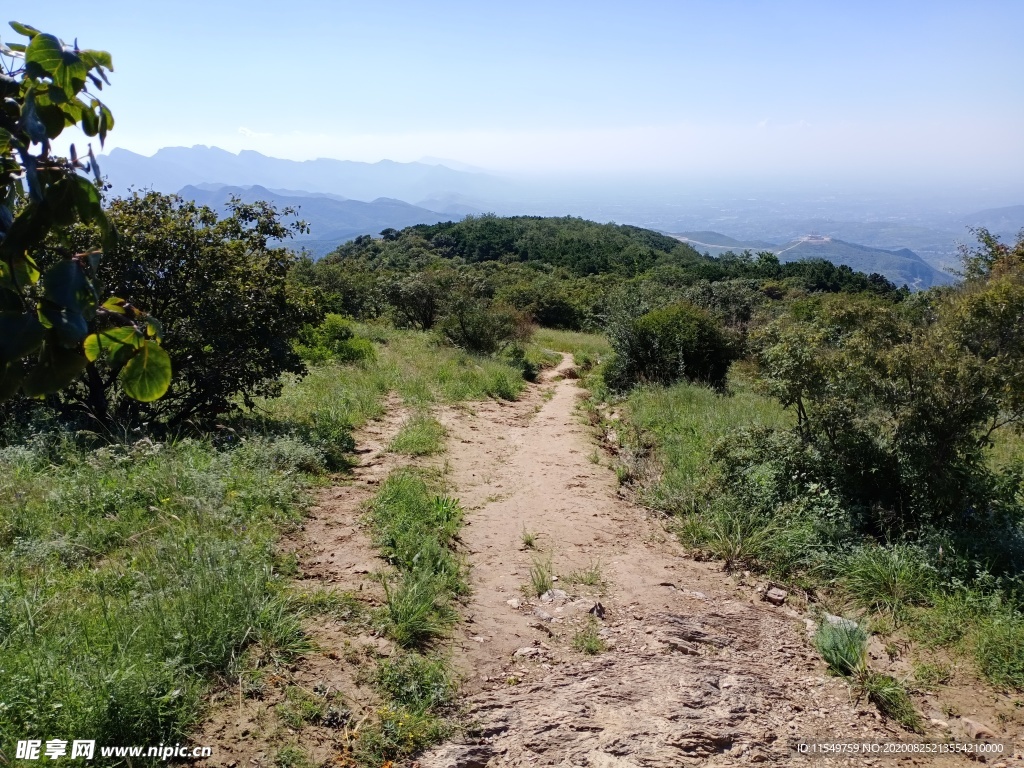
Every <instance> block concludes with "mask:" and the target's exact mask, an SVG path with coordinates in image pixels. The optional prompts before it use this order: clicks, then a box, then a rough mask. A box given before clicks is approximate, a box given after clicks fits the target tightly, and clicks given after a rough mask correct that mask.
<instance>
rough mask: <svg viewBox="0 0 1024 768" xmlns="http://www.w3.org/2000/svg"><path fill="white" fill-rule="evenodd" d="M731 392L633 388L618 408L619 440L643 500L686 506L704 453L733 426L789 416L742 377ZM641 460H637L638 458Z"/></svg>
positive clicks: (776, 422) (781, 422) (782, 422)
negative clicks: (627, 452)
mask: <svg viewBox="0 0 1024 768" xmlns="http://www.w3.org/2000/svg"><path fill="white" fill-rule="evenodd" d="M730 387H731V389H732V391H733V394H731V395H720V394H718V393H717V392H715V391H714V390H712V389H709V388H707V387H702V386H699V385H695V384H687V383H682V384H676V385H675V386H672V387H667V388H665V387H640V388H638V389H634V390H633V391H632V392H631V393H630V395H629V397H628V398H627V400H626V403H625V408H624V414H623V417H624V426H625V430H624V434H625V437H626V440H625V444H626V446H627V447H628V448H629V449H630V451H631V453H632V456H633V459H632V460H633V461H634V462H636V463H640V464H641V466H638V467H630V468H627V472H628V474H629V475H630V476H632V477H635V478H637V479H638V480H639V490H640V493H641V496H642V498H643V500H644V502H645V503H647V504H650V505H651V506H654V507H657V508H659V509H664V510H667V511H672V512H685V511H690V510H691V509H692V508H693V506H694V501H695V498H694V497H695V494H696V493H697V490H696V489H697V486H698V485H699V483H700V481H701V480H702V479H703V470H704V466H705V461H706V459H707V456H708V453H709V451H710V450H711V448H712V446H713V445H714V444H715V442H716V441H717V440H719V439H720V438H721V437H723V436H724V435H725V434H727V433H728V432H730V431H732V430H734V429H736V428H738V427H751V426H756V425H764V426H788V425H790V423H791V421H792V417H791V416H790V415H789V414H787V413H785V412H784V411H783V410H782V408H781V406H779V405H778V404H777V403H776V402H774V401H773V400H769V399H768V398H766V397H763V396H761V395H758V394H756V393H754V392H753V391H752V390H751V389H750V388H749V387H748V386H747V385H746V384H745V383H744V382H741V381H733V382H730ZM645 460H646V461H647V462H648V464H647V465H643V462H644V461H645Z"/></svg>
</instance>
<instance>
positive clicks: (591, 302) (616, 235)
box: [295, 215, 907, 330]
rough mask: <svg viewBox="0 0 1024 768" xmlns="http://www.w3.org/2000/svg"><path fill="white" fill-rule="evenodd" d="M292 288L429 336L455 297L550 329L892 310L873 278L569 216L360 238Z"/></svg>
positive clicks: (892, 292)
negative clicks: (845, 302) (782, 309)
mask: <svg viewBox="0 0 1024 768" xmlns="http://www.w3.org/2000/svg"><path fill="white" fill-rule="evenodd" d="M295 279H296V280H297V281H298V282H300V283H304V284H306V285H307V286H309V287H310V288H313V289H314V290H315V291H316V292H317V293H318V294H319V295H320V296H321V297H322V302H323V305H324V306H325V307H326V308H327V309H328V310H329V311H331V312H336V313H338V314H342V315H348V316H350V317H354V318H357V319H364V320H365V319H371V318H375V317H380V316H389V317H393V318H397V320H398V322H400V323H404V324H410V325H412V326H414V327H421V328H427V327H430V326H431V324H432V323H433V322H434V321H435V320H436V318H437V317H438V316H439V313H440V312H441V311H442V308H443V307H444V306H447V305H448V304H450V303H451V302H452V301H453V300H454V299H453V297H455V296H462V297H464V298H465V300H467V301H469V300H473V301H476V300H486V301H495V302H498V303H500V304H502V305H505V306H509V307H512V308H514V309H515V310H517V311H520V312H522V313H524V315H525V316H528V317H529V318H531V319H532V320H534V321H535V322H537V323H539V324H541V325H544V326H547V327H552V328H569V329H574V330H578V329H595V328H600V327H602V324H603V322H604V319H605V318H607V317H608V315H609V313H610V312H612V311H613V309H614V307H615V306H619V305H628V306H630V307H633V308H634V309H637V308H638V307H639V306H640V305H643V306H646V307H648V308H653V307H657V306H665V305H668V304H671V303H672V302H676V301H681V300H684V301H689V302H691V303H694V304H697V305H699V306H701V307H704V308H705V309H708V310H709V311H712V312H713V313H715V314H716V315H717V316H719V317H720V318H721V319H722V321H723V322H725V323H727V324H729V325H735V326H744V325H745V324H746V323H747V322H748V321H749V319H750V318H751V317H752V314H753V313H754V311H755V310H756V309H757V308H758V307H762V306H768V305H770V304H773V303H775V302H779V301H786V300H788V299H791V298H793V299H795V298H799V297H803V296H807V295H809V294H814V293H823V292H825V293H835V292H847V293H861V292H869V293H873V294H875V295H881V296H885V297H887V298H889V299H890V300H892V301H900V300H901V299H902V298H903V297H904V296H905V295H906V293H907V290H906V289H905V288H898V287H897V286H895V285H893V283H891V282H889V281H888V280H886V279H885V278H884V277H883V276H881V275H875V274H873V275H865V274H864V273H862V272H854V271H853V270H852V269H850V268H849V267H848V266H845V265H844V266H836V265H834V264H832V263H830V262H828V261H824V260H822V259H808V260H805V261H796V262H791V263H785V264H783V263H780V262H779V259H778V257H777V256H775V255H774V254H772V253H762V254H758V255H757V256H751V255H749V254H741V255H738V256H737V255H728V256H723V257H721V258H714V257H710V256H705V255H702V254H700V253H698V252H697V251H696V250H694V248H692V247H691V246H689V245H687V244H686V243H682V242H680V241H679V240H676V239H675V238H672V237H667V236H665V235H662V234H660V233H658V232H654V231H651V230H648V229H642V228H639V227H633V226H621V225H616V224H596V223H594V222H591V221H586V220H584V219H577V218H537V217H525V216H523V217H511V218H504V217H498V216H493V215H486V216H468V217H466V218H465V219H464V220H462V221H459V222H447V223H443V224H433V225H423V224H419V225H414V226H411V227H407V228H406V229H403V230H401V231H398V230H395V229H386V230H384V231H383V232H382V233H381V237H380V238H372V237H369V236H361V237H357V238H356V239H355V240H352V241H350V242H348V243H345V244H344V245H342V246H340V247H339V248H337V249H336V250H335V251H334V252H332V253H330V254H328V255H327V256H325V257H324V258H322V259H320V260H319V261H313V260H306V261H304V262H302V263H300V264H299V265H298V267H297V269H296V272H295Z"/></svg>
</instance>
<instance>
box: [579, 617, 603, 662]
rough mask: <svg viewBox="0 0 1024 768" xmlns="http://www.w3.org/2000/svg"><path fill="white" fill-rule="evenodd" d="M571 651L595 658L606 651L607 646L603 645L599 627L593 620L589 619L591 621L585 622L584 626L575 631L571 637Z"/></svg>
mask: <svg viewBox="0 0 1024 768" xmlns="http://www.w3.org/2000/svg"><path fill="white" fill-rule="evenodd" d="M572 649H573V650H574V651H578V652H580V653H585V654H587V655H588V656H595V655H597V654H599V653H603V652H604V651H606V650H607V649H608V646H607V645H605V642H604V638H602V637H601V635H600V629H599V625H598V623H597V621H596V620H595V619H593V618H591V620H590V621H588V622H587V624H586V626H584V627H583V628H582V629H579V630H577V632H576V633H575V634H574V635H573V637H572Z"/></svg>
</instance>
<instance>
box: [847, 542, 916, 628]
mask: <svg viewBox="0 0 1024 768" xmlns="http://www.w3.org/2000/svg"><path fill="white" fill-rule="evenodd" d="M841 570H842V573H843V576H842V578H841V583H842V586H843V587H844V589H846V590H847V591H848V592H849V593H850V594H851V595H852V596H853V598H854V600H856V601H857V603H858V604H859V605H860V606H862V607H863V608H867V609H869V610H875V611H888V612H890V613H893V614H896V613H899V612H902V611H903V610H904V609H905V608H906V607H907V606H909V605H913V604H916V603H920V602H922V601H923V600H924V599H925V598H926V596H927V594H928V591H929V588H930V586H931V582H932V575H933V572H934V571H933V570H932V569H931V568H930V567H929V566H928V565H926V564H925V562H924V559H923V556H922V554H921V553H920V552H919V551H918V550H917V549H915V548H912V547H907V546H892V547H880V546H868V547H859V548H858V549H856V550H854V552H853V553H852V554H851V555H850V556H849V557H848V558H847V559H846V561H845V562H844V564H843V567H842V569H841Z"/></svg>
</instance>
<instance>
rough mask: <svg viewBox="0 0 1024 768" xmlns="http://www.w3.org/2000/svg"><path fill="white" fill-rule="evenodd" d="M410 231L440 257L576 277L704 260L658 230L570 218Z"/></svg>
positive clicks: (483, 220) (471, 219) (477, 220)
mask: <svg viewBox="0 0 1024 768" xmlns="http://www.w3.org/2000/svg"><path fill="white" fill-rule="evenodd" d="M410 229H412V230H413V232H414V233H415V235H416V236H419V237H422V238H423V239H425V240H427V241H429V242H430V243H431V245H432V246H433V247H434V248H435V249H437V250H438V251H439V252H440V253H442V254H443V255H445V256H449V257H459V258H461V259H463V260H465V261H466V262H468V263H473V262H479V261H521V262H541V263H544V264H548V265H551V266H554V267H564V268H565V269H567V270H569V271H570V272H572V273H574V274H577V275H594V274H602V273H605V272H615V273H619V274H628V275H635V274H639V273H641V272H645V271H647V270H649V269H651V268H652V267H654V266H656V265H658V264H678V265H693V264H696V263H699V262H701V261H703V260H704V259H703V257H702V256H701V255H700V254H699V253H698V252H697V251H696V250H694V249H693V248H692V247H690V246H689V245H686V244H684V243H680V242H679V241H678V240H676V239H675V238H672V237H668V236H667V235H662V234H661V233H659V232H654V231H652V230H649V229H641V228H640V227H633V226H626V225H619V224H597V223H595V222H592V221H586V220H585V219H579V218H574V217H571V216H566V217H562V218H543V217H537V216H515V217H498V216H478V217H477V216H468V217H466V218H465V219H463V220H462V221H460V222H446V223H443V224H434V225H430V226H414V227H411V228H410Z"/></svg>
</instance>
